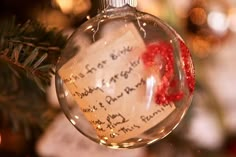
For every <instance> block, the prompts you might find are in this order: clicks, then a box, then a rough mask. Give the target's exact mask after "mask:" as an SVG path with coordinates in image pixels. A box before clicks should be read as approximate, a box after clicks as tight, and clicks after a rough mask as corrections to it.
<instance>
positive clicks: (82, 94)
mask: <svg viewBox="0 0 236 157" xmlns="http://www.w3.org/2000/svg"><path fill="white" fill-rule="evenodd" d="M95 91H100V92H102V93H103V92H104V91H103V90H102V88H100V87H90V86H89V87H87V88H84V89H83V91H82V92H78V91H76V92H75V93H74V94H73V96H78V97H79V98H80V99H83V98H84V97H87V96H89V95H90V94H92V93H93V92H95Z"/></svg>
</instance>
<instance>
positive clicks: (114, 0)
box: [100, 0, 137, 9]
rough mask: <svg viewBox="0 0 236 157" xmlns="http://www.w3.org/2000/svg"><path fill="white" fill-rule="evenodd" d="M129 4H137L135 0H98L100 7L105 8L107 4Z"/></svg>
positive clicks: (121, 5) (116, 5) (114, 5)
mask: <svg viewBox="0 0 236 157" xmlns="http://www.w3.org/2000/svg"><path fill="white" fill-rule="evenodd" d="M126 4H128V5H130V6H131V7H136V6H137V0H100V6H101V8H103V9H105V8H107V7H108V6H112V7H123V6H124V5H126Z"/></svg>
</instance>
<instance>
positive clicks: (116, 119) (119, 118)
mask: <svg viewBox="0 0 236 157" xmlns="http://www.w3.org/2000/svg"><path fill="white" fill-rule="evenodd" d="M106 120H107V122H108V125H107V128H109V129H113V128H115V127H116V126H118V125H121V124H124V123H126V122H128V121H129V120H128V119H126V118H125V117H124V116H123V115H122V114H120V113H117V114H108V115H107V118H106Z"/></svg>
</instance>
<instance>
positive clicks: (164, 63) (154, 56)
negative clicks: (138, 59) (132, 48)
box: [142, 40, 195, 105]
mask: <svg viewBox="0 0 236 157" xmlns="http://www.w3.org/2000/svg"><path fill="white" fill-rule="evenodd" d="M179 44H180V45H179V46H180V50H181V63H182V68H183V70H184V73H185V76H186V83H187V85H188V89H189V92H190V94H191V93H192V92H193V90H194V86H195V79H194V69H193V66H192V60H191V56H190V52H189V50H188V48H187V46H186V45H185V44H184V42H183V41H181V40H179ZM142 60H143V63H144V65H145V66H146V67H147V68H149V69H152V71H154V72H157V73H159V75H160V76H161V81H160V82H161V83H160V84H159V85H158V86H157V89H156V92H155V102H156V103H157V104H160V105H164V104H169V103H170V102H174V101H179V100H181V99H182V98H183V96H184V92H183V91H180V90H179V89H178V83H179V82H178V80H177V78H175V76H174V56H173V47H172V45H171V44H170V43H168V42H157V43H152V44H150V45H148V46H147V49H146V51H145V52H144V53H143V55H142Z"/></svg>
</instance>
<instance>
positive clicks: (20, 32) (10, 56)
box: [0, 18, 66, 90]
mask: <svg viewBox="0 0 236 157" xmlns="http://www.w3.org/2000/svg"><path fill="white" fill-rule="evenodd" d="M0 24H1V26H2V27H1V28H0V61H2V62H5V63H6V64H8V66H9V68H10V69H12V71H13V72H14V73H15V75H17V76H20V75H19V72H21V73H25V74H26V75H27V76H28V77H29V78H30V79H32V80H34V81H35V83H36V84H37V85H38V86H39V88H40V89H42V90H43V89H44V88H45V87H46V86H47V85H49V84H50V79H51V75H52V74H53V73H54V72H53V67H54V66H55V64H56V62H57V59H58V57H59V56H60V52H61V49H62V48H63V47H64V45H65V42H66V37H64V36H63V35H62V33H61V32H58V31H56V30H55V29H52V30H48V29H47V28H46V27H44V26H43V25H41V24H39V23H38V22H35V21H27V22H25V23H24V24H23V25H21V24H15V18H12V19H11V20H4V21H0Z"/></svg>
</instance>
